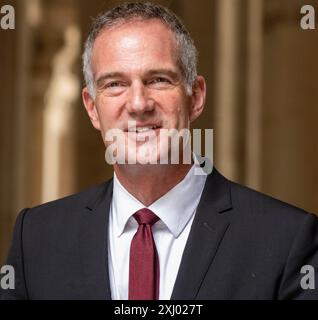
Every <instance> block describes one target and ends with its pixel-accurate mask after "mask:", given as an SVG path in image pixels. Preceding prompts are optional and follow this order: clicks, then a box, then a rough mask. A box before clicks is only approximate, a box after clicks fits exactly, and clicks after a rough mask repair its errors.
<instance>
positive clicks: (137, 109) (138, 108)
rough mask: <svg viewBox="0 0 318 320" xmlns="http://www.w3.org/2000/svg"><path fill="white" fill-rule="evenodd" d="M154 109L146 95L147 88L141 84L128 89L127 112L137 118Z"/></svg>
mask: <svg viewBox="0 0 318 320" xmlns="http://www.w3.org/2000/svg"><path fill="white" fill-rule="evenodd" d="M153 109H154V101H153V99H151V98H150V97H149V96H148V94H147V88H146V87H145V85H144V84H143V83H134V84H132V85H131V87H130V93H129V100H128V101H127V110H128V112H129V113H130V114H134V115H137V116H140V115H143V114H144V113H147V112H151V111H153Z"/></svg>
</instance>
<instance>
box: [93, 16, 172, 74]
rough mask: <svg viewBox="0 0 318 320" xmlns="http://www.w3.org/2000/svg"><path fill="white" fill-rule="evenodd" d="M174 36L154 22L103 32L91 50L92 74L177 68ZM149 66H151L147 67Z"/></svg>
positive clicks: (126, 24) (139, 22)
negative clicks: (120, 69) (105, 70)
mask: <svg viewBox="0 0 318 320" xmlns="http://www.w3.org/2000/svg"><path fill="white" fill-rule="evenodd" d="M176 56H177V42H176V38H175V35H174V33H173V32H172V31H171V30H170V29H169V28H168V26H166V25H165V24H164V23H163V22H161V21H160V20H158V19H151V20H142V21H130V22H126V23H124V24H121V25H119V26H114V27H111V28H107V29H105V30H103V31H102V32H101V33H100V34H99V36H98V37H97V38H96V40H95V42H94V45H93V48H92V69H93V73H94V74H96V73H97V72H99V69H100V68H106V67H109V68H111V67H115V66H117V67H118V66H123V67H129V66H130V67H138V66H139V68H142V67H151V68H154V67H165V66H166V67H167V65H169V64H170V67H171V65H173V66H174V67H177V59H176ZM151 64H152V65H151Z"/></svg>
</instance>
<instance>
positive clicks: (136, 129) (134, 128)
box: [125, 124, 161, 133]
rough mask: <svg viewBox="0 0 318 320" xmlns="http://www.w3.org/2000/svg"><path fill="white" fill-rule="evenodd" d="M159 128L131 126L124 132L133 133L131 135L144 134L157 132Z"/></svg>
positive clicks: (153, 126)
mask: <svg viewBox="0 0 318 320" xmlns="http://www.w3.org/2000/svg"><path fill="white" fill-rule="evenodd" d="M160 128H161V126H159V125H152V124H151V125H137V126H132V127H130V128H128V129H127V130H125V131H126V132H133V133H145V132H149V131H152V130H157V129H160Z"/></svg>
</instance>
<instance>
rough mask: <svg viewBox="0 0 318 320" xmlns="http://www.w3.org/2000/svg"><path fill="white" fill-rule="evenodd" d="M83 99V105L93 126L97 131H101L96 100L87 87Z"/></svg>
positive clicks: (83, 92)
mask: <svg viewBox="0 0 318 320" xmlns="http://www.w3.org/2000/svg"><path fill="white" fill-rule="evenodd" d="M82 99H83V103H84V106H85V109H86V111H87V114H88V116H89V118H90V119H91V122H92V125H93V126H94V128H95V129H97V130H100V128H101V126H100V121H99V115H98V112H97V109H96V104H95V100H94V99H93V98H92V97H91V95H90V94H89V92H88V89H87V87H85V88H84V89H83V91H82Z"/></svg>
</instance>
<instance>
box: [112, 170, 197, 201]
mask: <svg viewBox="0 0 318 320" xmlns="http://www.w3.org/2000/svg"><path fill="white" fill-rule="evenodd" d="M191 167H192V164H169V165H168V164H159V165H158V164H157V165H114V170H115V173H116V176H117V178H118V180H119V181H120V183H121V184H122V185H123V186H124V188H125V189H126V190H127V191H128V192H129V193H130V194H132V195H133V196H134V197H135V198H136V199H138V200H139V201H140V202H141V203H142V204H144V205H145V206H146V207H148V206H149V205H151V204H152V203H153V202H155V201H156V200H158V199H159V198H160V197H162V196H163V195H164V194H166V193H167V192H168V191H169V190H171V189H172V188H173V187H174V186H176V185H177V184H178V183H179V182H180V181H182V180H183V178H184V177H185V176H186V175H187V173H188V172H189V170H190V169H191Z"/></svg>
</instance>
